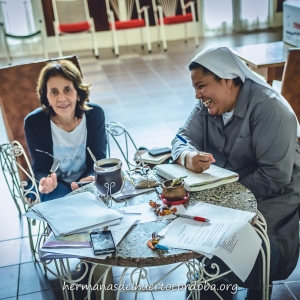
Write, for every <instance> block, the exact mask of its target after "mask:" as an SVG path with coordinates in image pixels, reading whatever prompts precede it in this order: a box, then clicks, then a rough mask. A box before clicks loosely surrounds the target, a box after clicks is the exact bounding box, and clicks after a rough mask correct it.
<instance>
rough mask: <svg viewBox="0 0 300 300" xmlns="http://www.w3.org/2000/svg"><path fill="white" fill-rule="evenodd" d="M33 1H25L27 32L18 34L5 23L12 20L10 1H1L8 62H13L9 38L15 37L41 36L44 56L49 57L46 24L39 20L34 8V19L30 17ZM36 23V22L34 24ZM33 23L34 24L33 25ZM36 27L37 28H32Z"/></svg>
mask: <svg viewBox="0 0 300 300" xmlns="http://www.w3.org/2000/svg"><path fill="white" fill-rule="evenodd" d="M32 2H33V1H30V0H27V1H23V4H24V10H23V11H24V14H25V19H26V24H27V32H28V33H27V34H23V35H20V34H17V33H14V32H13V31H11V29H10V28H9V26H5V24H7V25H9V24H10V23H11V22H12V20H10V18H9V14H8V12H7V10H8V9H7V5H8V4H10V3H7V2H5V1H0V4H1V7H0V8H1V9H0V10H1V12H2V18H1V20H2V22H0V27H1V31H2V34H3V37H4V48H5V51H6V58H7V63H8V64H11V62H12V57H11V51H10V47H9V46H10V45H9V42H8V39H14V40H20V41H24V40H33V39H34V38H35V37H38V36H39V37H40V40H41V43H40V44H41V46H42V52H43V56H44V58H48V53H47V50H46V45H45V40H46V34H45V30H44V25H43V22H42V20H41V19H38V20H37V18H36V17H37V16H35V14H37V12H35V11H34V10H33V20H32V19H31V18H30V13H29V7H28V6H29V5H32ZM32 23H35V24H32ZM32 25H33V26H32ZM32 27H35V28H32Z"/></svg>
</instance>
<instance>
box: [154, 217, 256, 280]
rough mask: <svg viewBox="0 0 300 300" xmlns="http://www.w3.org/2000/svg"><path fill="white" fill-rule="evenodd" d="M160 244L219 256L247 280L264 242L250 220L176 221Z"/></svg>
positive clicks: (239, 275) (240, 276) (179, 219)
mask: <svg viewBox="0 0 300 300" xmlns="http://www.w3.org/2000/svg"><path fill="white" fill-rule="evenodd" d="M164 236H165V238H164V239H163V240H161V241H160V244H162V245H166V246H168V247H173V248H179V249H189V250H193V251H195V252H199V253H209V254H212V255H216V256H218V257H219V258H220V259H222V260H223V261H224V262H225V263H226V264H227V265H228V267H229V268H230V269H231V270H232V271H233V272H234V273H235V274H236V275H237V276H238V277H239V278H240V279H241V280H242V281H245V280H246V278H247V277H248V275H249V273H250V271H251V270H252V268H253V265H254V263H255V260H256V257H257V255H258V252H259V249H260V246H261V239H260V238H259V236H258V235H257V234H256V232H255V230H254V228H253V227H252V226H251V225H250V224H249V223H248V222H247V221H239V222H231V221H222V220H219V221H212V222H211V223H203V222H198V221H194V220H191V219H186V218H177V219H176V220H174V221H173V222H172V223H171V225H170V226H169V229H168V230H167V232H166V233H165V234H164Z"/></svg>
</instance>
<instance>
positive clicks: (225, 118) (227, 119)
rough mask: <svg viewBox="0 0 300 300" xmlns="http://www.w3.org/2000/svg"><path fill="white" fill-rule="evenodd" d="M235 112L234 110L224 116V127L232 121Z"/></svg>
mask: <svg viewBox="0 0 300 300" xmlns="http://www.w3.org/2000/svg"><path fill="white" fill-rule="evenodd" d="M233 112H234V109H233V110H232V111H228V112H226V113H224V114H222V117H223V123H224V125H226V124H227V123H228V121H229V120H230V119H231V117H232V115H233Z"/></svg>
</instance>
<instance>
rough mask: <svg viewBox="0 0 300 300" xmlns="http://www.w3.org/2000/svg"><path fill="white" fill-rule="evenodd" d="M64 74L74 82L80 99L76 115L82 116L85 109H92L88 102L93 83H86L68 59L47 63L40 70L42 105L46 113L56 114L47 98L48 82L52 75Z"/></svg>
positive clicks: (38, 87)
mask: <svg viewBox="0 0 300 300" xmlns="http://www.w3.org/2000/svg"><path fill="white" fill-rule="evenodd" d="M55 76H62V77H64V78H65V79H67V80H70V81H72V82H73V85H74V87H75V89H76V91H77V95H78V97H79V101H77V102H76V107H75V116H76V117H77V118H81V117H82V114H83V113H84V111H86V110H89V109H91V108H90V107H88V106H87V104H86V102H87V101H88V99H89V95H90V90H89V88H90V87H91V84H88V83H85V82H84V80H83V78H82V77H81V73H80V71H79V70H78V68H77V67H76V66H75V65H74V64H73V63H72V62H71V61H68V60H58V61H52V62H49V63H47V64H46V65H45V66H44V67H43V69H42V70H41V72H40V75H39V78H38V84H37V88H36V91H37V95H38V98H39V100H40V104H41V107H42V109H43V111H45V113H46V114H50V115H52V116H54V115H55V111H54V110H53V108H52V106H50V105H49V101H48V98H47V82H48V80H49V78H50V77H55Z"/></svg>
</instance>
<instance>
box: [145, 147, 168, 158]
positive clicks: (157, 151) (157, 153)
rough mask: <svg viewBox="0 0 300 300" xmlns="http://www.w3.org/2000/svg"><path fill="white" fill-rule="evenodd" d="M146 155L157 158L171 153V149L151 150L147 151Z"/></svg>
mask: <svg viewBox="0 0 300 300" xmlns="http://www.w3.org/2000/svg"><path fill="white" fill-rule="evenodd" d="M148 153H149V154H150V155H152V156H158V155H162V154H167V153H171V149H170V148H168V147H163V148H153V149H149V150H148Z"/></svg>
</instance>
